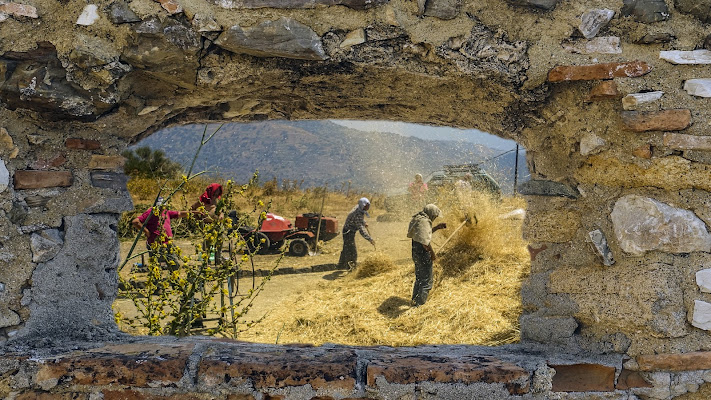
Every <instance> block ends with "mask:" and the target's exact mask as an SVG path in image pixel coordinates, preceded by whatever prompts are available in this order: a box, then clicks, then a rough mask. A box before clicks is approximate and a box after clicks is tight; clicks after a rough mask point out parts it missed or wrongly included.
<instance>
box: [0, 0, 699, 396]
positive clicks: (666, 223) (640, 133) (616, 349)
mask: <svg viewBox="0 0 711 400" xmlns="http://www.w3.org/2000/svg"><path fill="white" fill-rule="evenodd" d="M710 12H711V1H708V0H701V1H687V0H674V1H672V0H667V1H664V0H624V1H622V2H620V1H611V0H599V1H592V2H574V1H558V0H482V1H464V0H418V1H417V2H414V1H406V0H390V1H387V0H378V1H366V0H318V1H305V0H293V1H288V2H284V1H273V0H220V1H212V0H205V1H200V0H185V1H177V0H162V1H153V0H133V1H125V0H114V1H109V0H103V1H98V2H94V3H92V4H88V5H87V3H86V2H84V1H78V0H67V1H63V2H56V1H50V0H22V1H20V2H7V1H4V2H2V3H0V44H1V45H0V337H1V338H2V340H3V341H5V342H6V348H7V353H6V354H7V357H6V358H4V359H3V360H2V361H3V365H5V367H3V371H5V372H3V373H4V374H5V375H3V376H4V378H3V379H4V382H6V383H7V382H8V379H10V378H9V376H15V377H17V376H20V377H18V378H17V379H19V380H20V381H19V382H20V383H13V384H12V385H14V386H12V385H9V386H6V387H5V389H3V390H4V392H3V393H14V394H13V396H15V395H17V396H24V395H25V394H23V393H25V392H23V391H24V390H26V389H27V388H34V389H32V390H35V391H39V392H37V393H40V392H42V393H50V394H57V395H58V394H59V393H63V394H62V395H63V396H66V397H67V398H73V397H72V396H73V395H72V394H71V393H74V392H72V391H75V392H76V393H84V394H85V395H86V396H87V397H88V398H97V397H96V396H99V394H98V393H104V394H103V395H101V396H104V398H106V397H107V396H108V397H109V398H111V395H107V394H106V392H105V391H103V390H104V389H97V390H96V391H92V389H90V388H88V387H87V386H81V388H79V389H78V387H75V386H72V385H91V383H92V381H91V379H89V378H82V379H78V378H76V377H77V374H80V373H81V372H80V370H79V369H81V368H83V367H81V368H80V365H83V364H82V363H79V364H72V363H69V364H67V365H70V367H68V368H67V369H68V370H69V372H66V373H64V372H62V375H59V376H61V377H62V378H61V379H60V378H57V379H58V382H62V383H63V384H64V383H66V385H64V386H62V385H54V386H53V385H46V384H44V383H37V384H36V385H35V383H36V382H45V381H44V380H42V379H40V380H39V381H37V379H38V378H36V377H32V375H29V376H30V377H29V378H28V377H27V375H22V374H20V375H18V372H17V371H24V369H25V368H29V369H32V368H35V367H36V366H37V365H39V364H42V363H43V362H45V360H46V359H45V358H42V357H40V356H37V357H36V358H30V359H28V358H23V357H24V356H23V355H22V353H20V354H19V355H18V354H17V353H15V352H16V351H21V350H17V349H24V348H25V347H23V346H30V347H33V348H36V347H40V348H42V347H45V348H58V347H61V346H62V345H63V344H64V343H66V341H68V340H82V341H86V340H89V341H91V342H92V343H95V344H96V346H99V345H100V344H101V343H104V342H105V341H116V340H128V339H126V338H125V337H124V336H123V335H122V334H120V333H119V332H117V330H116V326H115V325H114V323H113V320H112V317H111V310H110V304H111V303H112V301H113V300H114V298H115V294H116V278H115V275H116V273H115V268H116V266H117V262H118V260H117V257H118V255H117V253H118V243H117V238H116V233H115V226H116V221H117V219H118V216H119V214H120V213H121V212H122V211H124V210H127V209H130V208H131V202H130V198H129V196H128V195H127V192H126V188H125V180H126V178H125V177H124V176H123V175H122V174H121V173H120V170H121V166H122V162H123V161H122V159H121V158H120V157H119V154H120V153H121V151H122V150H123V149H125V147H126V146H127V145H128V144H130V143H134V142H136V141H137V140H139V139H140V138H142V137H145V136H146V135H149V134H150V133H152V132H154V131H156V130H158V129H160V128H162V127H165V126H170V125H176V124H181V123H189V122H206V121H245V122H246V121H255V120H266V119H326V118H352V119H390V120H399V121H407V122H418V123H428V124H433V125H443V126H454V127H462V128H479V129H482V130H484V131H488V132H492V133H495V134H497V135H500V136H502V137H506V138H511V139H515V140H517V141H518V142H520V143H521V144H522V145H524V146H525V147H526V149H527V150H528V152H527V155H528V163H529V169H530V171H531V174H532V178H533V180H532V181H531V182H530V183H528V184H527V185H526V186H525V187H524V188H523V189H522V193H524V194H525V195H526V198H527V200H528V204H529V207H528V214H527V219H526V221H525V229H524V235H525V236H526V238H527V239H528V240H530V241H531V242H532V243H531V246H530V252H531V258H532V271H531V275H530V277H529V279H528V280H527V282H526V283H525V285H524V289H523V291H522V299H523V302H524V313H523V315H522V316H521V332H522V337H523V343H522V346H523V348H524V349H523V350H521V349H511V351H512V352H516V351H521V352H523V353H526V350H525V349H526V348H533V347H535V346H539V345H540V346H544V347H545V349H546V350H545V351H546V352H549V353H547V354H555V357H553V356H551V357H549V358H556V357H563V356H564V357H563V358H565V360H567V361H564V362H560V363H558V364H556V362H552V363H547V364H546V368H540V369H539V368H538V367H537V366H538V365H539V364H538V363H533V364H530V362H532V361H526V360H523V361H518V363H517V364H516V365H517V366H518V367H519V368H522V369H523V370H524V371H523V372H522V375H521V377H522V378H521V379H523V380H526V381H527V382H529V384H530V385H529V386H528V387H530V388H534V387H538V388H539V389H536V391H535V393H549V391H550V390H552V391H554V392H561V390H555V389H560V388H561V386H556V385H560V383H557V384H556V383H555V381H553V384H552V385H553V386H551V387H548V386H547V383H546V382H549V381H550V380H546V379H547V378H545V377H546V376H549V375H551V374H552V372H550V368H551V366H552V365H553V366H554V365H559V366H562V367H560V368H557V369H556V368H555V367H552V368H553V370H555V371H556V376H558V377H559V378H558V379H562V378H560V377H561V376H570V373H571V371H573V372H576V371H577V372H578V373H580V371H583V373H581V374H582V375H585V376H597V375H595V374H596V373H598V372H599V373H601V375H602V376H603V378H602V379H603V380H604V385H605V386H604V387H605V388H608V389H609V388H612V389H611V390H612V392H611V393H612V394H614V395H616V396H621V397H619V398H634V397H631V396H637V394H635V393H637V392H634V391H630V390H631V389H628V388H629V386H630V385H631V384H629V382H636V383H635V385H637V386H651V388H646V389H644V390H646V392H644V393H639V395H640V396H641V397H646V398H660V399H661V398H671V397H674V396H681V395H684V393H686V392H695V391H697V390H700V392H698V393H704V390H706V392H708V389H704V387H705V386H704V383H703V382H705V380H706V378H707V372H706V371H707V370H708V369H711V368H709V366H708V365H707V364H706V361H704V360H706V358H707V353H705V351H708V350H710V347H711V346H710V344H711V342H710V341H709V339H708V338H709V330H711V322H710V321H711V295H710V294H709V293H710V292H711V283H709V274H710V272H709V270H711V254H710V252H711V235H709V232H708V225H709V224H710V223H711V211H710V210H711V208H710V207H709V206H711V200H710V198H709V190H711V184H710V183H709V182H711V179H709V178H711V156H710V153H709V152H710V151H711V140H710V139H709V136H708V135H707V133H706V132H707V130H708V125H709V123H711V108H709V106H708V105H709V103H708V102H709V99H708V98H709V97H710V96H711V81H709V79H711V75H710V74H709V69H708V68H709V66H708V65H709V64H710V63H711V52H709V50H707V48H711V36H709V34H711V27H710V26H709V25H708V23H709V22H710V21H711V17H709V16H710V15H711V14H710ZM179 345H180V346H185V345H186V344H179ZM526 346H528V347H526ZM89 347H91V346H89ZM248 347H249V346H248ZM161 351H169V348H164V349H163V350H159V351H158V352H159V353H160V352H161ZM255 351H256V350H255ZM275 351H286V350H275ZM353 351H355V350H353ZM372 351H374V352H375V354H376V355H377V354H385V353H379V350H372ZM403 351H405V352H407V351H409V350H403ZM412 351H418V350H417V349H414V350H412ZM422 351H424V350H422ZM470 351H475V350H470ZM541 351H542V350H541ZM476 352H480V350H476ZM82 354H84V355H83V356H82V355H79V356H77V357H89V354H91V353H82ZM107 354H112V353H111V351H108V353H107ZM121 354H122V353H121V352H120V351H119V352H116V354H115V356H116V358H117V359H118V360H122V359H124V358H123V356H121ZM191 354H193V353H191ZM531 354H532V353H531ZM606 354H609V355H611V356H615V357H618V358H619V359H618V360H617V361H615V362H612V363H607V364H604V363H603V364H599V363H598V364H595V363H593V362H588V361H585V359H586V357H589V356H591V355H606ZM655 355H661V356H655ZM62 357H67V356H65V355H63V356H62ZM72 357H74V356H72ZM190 357H197V358H200V357H203V356H202V355H201V356H197V355H191V356H190ZM654 357H661V358H662V359H663V360H669V359H675V358H674V357H677V359H676V360H677V361H675V362H676V364H674V363H672V364H673V365H672V364H665V363H664V362H662V361H659V360H657V359H655V358H654ZM678 357H681V358H678ZM534 358H535V357H534ZM62 359H64V358H62ZM200 359H204V358H200ZM627 359H629V360H628V361H625V360H627ZM38 360H40V361H38ZM264 360H265V361H264V362H265V363H267V364H268V363H269V362H268V360H269V358H264ZM650 360H656V361H653V362H650ZM679 360H681V361H679ZM699 360H701V361H699ZM114 361H115V360H114ZM465 361H466V360H465ZM465 361H462V362H464V363H465V364H466V365H469V364H471V363H472V362H471V360H468V361H466V362H465ZM314 362H315V361H314ZM38 363H39V364H38ZM388 363H390V362H388ZM388 363H386V364H388ZM134 364H135V363H134ZM188 364H190V363H188ZM72 365H74V366H76V368H77V370H75V371H73V370H72V368H74V367H71V366H72ZM132 365H133V364H132ZM190 365H193V364H190ZM358 365H361V366H362V365H371V364H369V363H368V362H365V361H361V364H358V362H356V367H355V371H361V369H360V367H358ZM531 365H534V367H531ZM680 365H681V367H680ZM689 365H691V366H692V367H688V366H689ZM190 368H192V367H190ZM190 368H188V367H186V369H185V370H186V371H192V370H191V369H190ZM610 368H612V369H613V370H614V371H611V370H610ZM685 368H686V369H691V370H692V372H683V373H682V372H679V371H680V370H682V369H685ZM435 369H439V368H435ZM441 371H442V374H443V375H444V376H448V377H449V376H450V375H451V376H462V375H457V374H456V373H454V372H452V371H449V372H447V370H445V369H441ZM535 371H539V372H538V373H536V372H535ZM173 372H175V371H173ZM361 372H362V371H361ZM593 372H594V373H593ZM358 373H360V372H352V371H351V373H350V374H351V375H353V374H355V375H356V376H360V377H361V378H357V379H355V380H354V381H353V385H355V386H354V387H356V389H353V390H354V391H352V392H349V391H348V390H346V391H344V392H339V393H340V394H335V395H334V394H328V396H331V397H334V398H344V397H348V396H367V397H379V396H380V397H381V398H394V397H390V396H389V395H388V394H384V393H389V392H385V391H380V389H377V388H378V387H381V386H379V385H380V384H378V383H377V382H378V381H377V379H376V380H375V381H374V382H375V383H373V381H366V380H363V379H364V378H362V376H363V375H358ZM8 374H9V375H8ZM452 374H454V375H452ZM566 374H568V375H566ZM485 375H486V374H485ZM181 376H184V375H181ZM187 376H188V377H189V378H176V379H188V380H189V381H190V382H193V384H194V383H195V380H196V379H197V381H200V378H199V376H200V375H199V374H198V375H196V374H195V373H193V372H190V373H189V374H187ZM385 376H387V375H385ZM472 376H473V375H472ZM572 376H573V378H571V379H572V380H573V381H575V376H576V375H575V374H573V375H572ZM196 377H197V378H196ZM610 377H612V378H610ZM13 379H15V378H13ZM87 379H89V380H88V381H87ZM250 379H251V380H250ZM250 379H248V380H250V382H252V385H254V381H253V379H252V378H250ZM383 379H385V380H384V381H383V382H386V383H387V382H390V383H387V385H390V386H388V387H390V388H399V387H400V386H397V385H399V384H403V385H405V386H402V387H403V388H406V389H403V390H404V392H403V395H402V396H404V398H411V397H408V396H410V394H409V393H411V390H415V392H416V393H417V394H413V395H412V396H419V397H418V398H427V396H430V397H442V396H440V394H441V393H442V392H438V391H437V390H436V389H431V388H432V387H434V386H428V385H430V384H432V385H435V386H436V385H437V384H438V383H436V382H438V381H437V380H436V379H435V378H433V377H432V376H429V375H426V374H425V375H418V374H415V375H412V378H411V379H410V378H409V379H410V380H408V381H407V382H404V383H402V382H400V383H393V382H392V381H391V380H388V378H383ZM448 379H454V378H451V377H450V378H448ZM457 379H458V380H457V381H456V382H459V383H456V382H455V381H448V382H447V384H451V385H454V386H456V385H459V384H463V385H465V386H464V387H465V389H462V390H465V391H466V388H467V387H468V386H466V385H468V384H469V383H468V382H470V381H467V379H470V378H465V377H462V378H461V379H459V378H457ZM610 379H612V383H610ZM157 380H158V381H161V382H162V381H163V378H160V379H158V378H157ZM287 381H288V382H289V383H283V384H280V385H285V386H292V385H293V386H300V385H302V384H303V381H298V380H287ZM628 381H629V382H628ZM33 382H34V383H33ZM102 382H103V383H102ZM107 382H108V383H107ZM142 382H143V381H142ZM269 382H270V383H269V384H266V386H265V387H266V388H271V389H269V390H267V389H264V390H262V389H255V391H254V392H249V391H243V392H240V391H239V390H237V391H233V392H234V393H233V394H234V395H235V396H238V393H242V394H245V395H246V393H248V392H249V393H250V394H249V395H250V396H256V397H255V398H272V397H269V396H272V395H277V394H278V393H277V392H276V389H274V388H276V387H282V386H278V385H277V383H276V382H277V381H275V380H270V381H269ZM349 382H350V381H349ZM364 382H365V383H364ZM413 382H414V383H413ZM417 382H426V384H425V383H423V384H420V383H417ZM95 383H96V385H104V384H107V385H112V384H114V383H113V381H106V382H105V381H96V382H95ZM144 383H145V382H144ZM349 384H350V383H349ZM33 385H35V386H33ZM125 385H126V386H125V387H123V388H124V389H125V388H128V389H126V390H134V389H135V390H137V391H138V392H136V393H140V395H141V396H144V398H165V396H168V398H170V397H169V396H170V393H168V392H161V393H160V394H159V393H157V392H156V393H152V392H151V391H150V390H149V389H146V390H145V393H144V389H143V388H144V386H142V385H143V383H141V384H138V383H135V382H133V381H131V382H128V383H126V384H125ZM145 385H148V386H147V387H149V388H153V387H155V384H154V383H145ZM270 385H271V386H270ZM275 385H277V386H275ZM358 385H360V386H358ZM408 385H410V386H408ZM412 385H415V386H412ZM418 385H419V386H418ZM536 385H538V386H536ZM610 385H612V386H610ZM620 385H622V386H620ZM134 386H136V387H135V388H134ZM504 386H505V385H504ZM97 387H98V386H97ZM180 387H182V388H183V389H181V390H183V391H182V392H180V393H190V392H191V391H194V392H195V393H196V395H195V396H196V397H194V398H200V396H203V395H204V393H203V392H200V391H201V390H202V389H200V388H199V386H190V385H187V386H185V385H184V386H180ZM383 387H385V386H382V387H381V389H382V388H383ZM520 387H523V386H520ZM102 388H103V386H102ZM260 388H261V387H260ZM312 388H313V386H312ZM364 388H371V389H372V388H376V389H372V390H371V389H368V390H370V391H368V390H366V389H364ZM413 388H416V389H413ZM448 388H449V386H448ZM682 388H684V389H683V390H682ZM80 389H81V390H80ZM272 389H274V390H272ZM576 389H584V387H583V386H576ZM596 389H599V387H597V386H591V387H590V389H588V390H596ZM349 390H350V389H349ZM383 390H385V389H383ZM496 390H499V389H496ZM639 390H642V389H639ZM178 392H179V391H176V393H178ZM415 392H412V393H415ZM27 393H29V392H27ZM37 393H35V394H27V396H30V397H29V398H34V397H31V396H33V395H37V396H40V395H39V394H37ZM67 393H69V394H67ZM151 393H152V394H151ZM166 393H168V394H166ZM200 393H202V394H200ZM265 393H266V394H265ZM309 393H311V392H309ZM343 393H348V394H343ZM423 393H424V394H423ZM432 393H434V394H432ZM438 393H439V394H438ZM452 393H455V392H452ZM471 393H474V392H471ZM477 393H478V392H477ZM502 393H503V392H502ZM526 393H528V394H523V395H524V396H533V393H534V391H531V392H526ZM650 393H651V394H650ZM84 394H82V395H77V396H79V397H78V398H80V397H81V396H84ZM159 395H160V396H164V397H159ZM311 395H312V397H317V396H319V394H318V393H316V392H314V393H311ZM509 395H516V396H518V395H519V394H516V393H512V392H509ZM92 396H94V397H92ZM121 396H123V397H121ZM131 396H132V395H128V394H118V395H116V396H115V397H114V398H126V397H131ZM151 396H154V397H151ZM205 396H207V395H205ZM304 396H307V395H304ZM324 396H325V395H324ZM452 396H454V395H452ZM482 396H484V395H481V396H480V397H476V396H474V395H472V397H473V398H486V397H482ZM624 396H627V397H624ZM699 396H702V398H703V394H699ZM134 397H139V398H140V396H139V395H138V394H136V395H135V396H134ZM203 397H204V396H203ZM20 398H22V397H20ZM233 398H240V397H233ZM245 398H247V397H245ZM294 398H296V397H294ZM303 398H307V397H303ZM452 398H456V397H452ZM603 398H608V397H603ZM611 398H614V397H611ZM687 398H688V397H687Z"/></svg>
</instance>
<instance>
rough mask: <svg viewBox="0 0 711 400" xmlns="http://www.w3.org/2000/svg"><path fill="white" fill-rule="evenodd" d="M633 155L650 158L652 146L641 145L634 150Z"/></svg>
mask: <svg viewBox="0 0 711 400" xmlns="http://www.w3.org/2000/svg"><path fill="white" fill-rule="evenodd" d="M632 155H633V156H635V157H639V158H644V159H647V160H648V159H650V158H652V146H651V145H648V144H645V145H642V146H639V147H637V148H635V149H634V150H632Z"/></svg>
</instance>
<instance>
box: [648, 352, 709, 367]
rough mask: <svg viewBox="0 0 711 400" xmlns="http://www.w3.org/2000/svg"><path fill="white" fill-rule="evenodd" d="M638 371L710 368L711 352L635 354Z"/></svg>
mask: <svg viewBox="0 0 711 400" xmlns="http://www.w3.org/2000/svg"><path fill="white" fill-rule="evenodd" d="M637 364H639V370H640V371H694V370H701V369H711V352H709V351H696V352H693V353H681V354H653V355H641V356H637Z"/></svg>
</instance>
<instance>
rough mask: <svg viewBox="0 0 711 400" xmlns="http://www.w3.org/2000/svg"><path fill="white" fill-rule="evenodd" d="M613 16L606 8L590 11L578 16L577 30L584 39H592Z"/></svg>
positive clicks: (613, 13) (612, 12)
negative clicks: (578, 24)
mask: <svg viewBox="0 0 711 400" xmlns="http://www.w3.org/2000/svg"><path fill="white" fill-rule="evenodd" d="M614 16H615V12H614V11H612V10H608V9H607V8H603V9H600V10H590V11H588V12H586V13H583V15H581V16H580V26H579V27H578V29H579V30H580V33H582V34H583V36H584V37H585V39H592V38H594V37H595V35H597V34H598V32H600V29H602V28H603V27H604V26H606V25H607V23H608V22H610V20H611V19H612V17H614Z"/></svg>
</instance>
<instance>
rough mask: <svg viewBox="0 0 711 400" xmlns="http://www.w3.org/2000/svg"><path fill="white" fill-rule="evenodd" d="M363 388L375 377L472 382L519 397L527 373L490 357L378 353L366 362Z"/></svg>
mask: <svg viewBox="0 0 711 400" xmlns="http://www.w3.org/2000/svg"><path fill="white" fill-rule="evenodd" d="M369 361H370V362H369V363H368V366H367V370H366V375H367V381H366V383H367V385H368V386H371V387H375V386H377V383H376V380H377V378H378V377H383V378H385V380H386V381H387V382H388V383H391V384H392V383H394V384H401V385H407V384H413V383H420V382H438V383H454V382H461V383H464V384H471V383H475V382H484V383H498V384H503V385H504V386H505V387H506V389H508V390H509V393H511V394H516V395H521V394H525V393H528V391H529V378H530V376H529V373H528V372H527V371H526V370H524V369H522V368H521V367H519V366H517V365H515V364H511V363H508V362H504V361H501V360H499V359H496V358H493V357H486V356H477V355H473V356H467V355H462V356H458V357H456V358H455V357H447V356H427V357H417V356H411V357H408V356H402V355H395V354H392V355H389V354H387V353H383V354H379V356H378V357H377V358H371V359H370V360H369Z"/></svg>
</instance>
